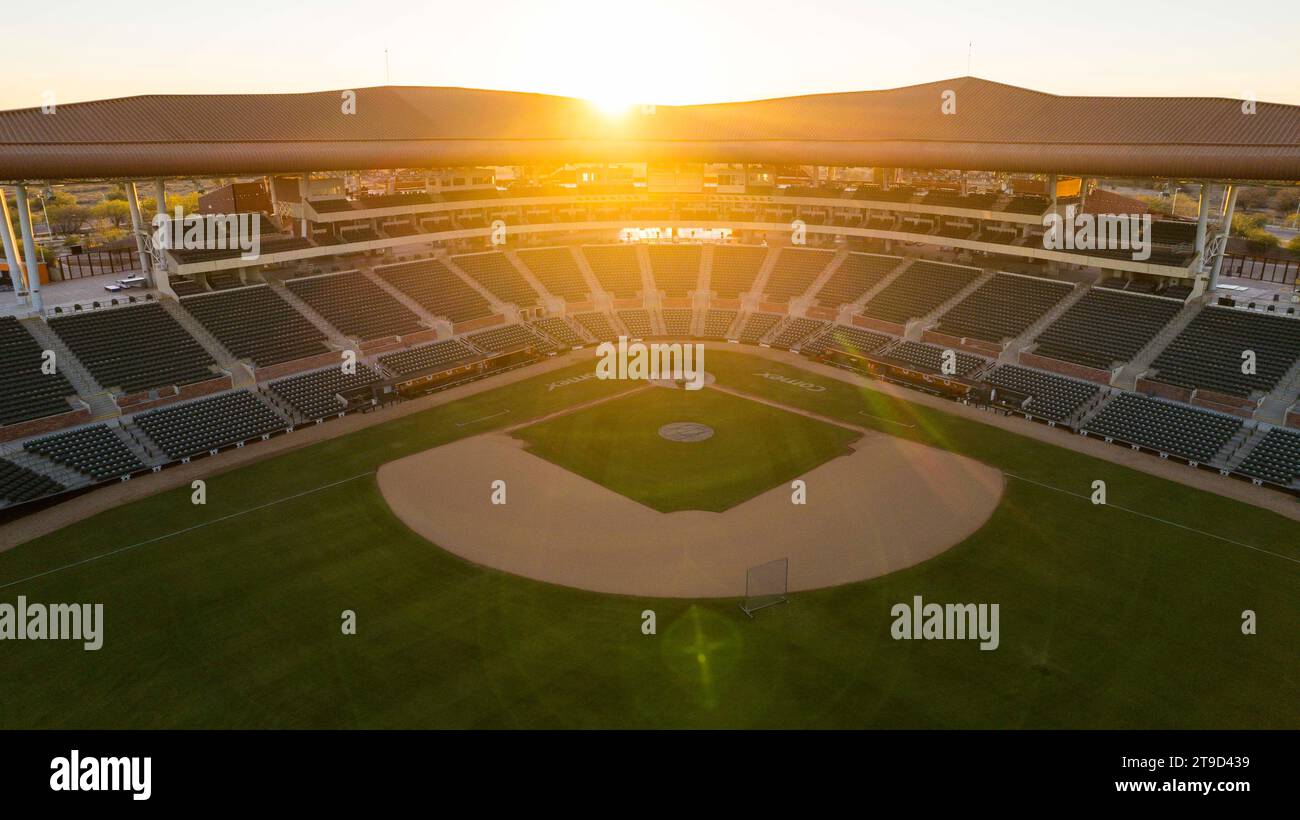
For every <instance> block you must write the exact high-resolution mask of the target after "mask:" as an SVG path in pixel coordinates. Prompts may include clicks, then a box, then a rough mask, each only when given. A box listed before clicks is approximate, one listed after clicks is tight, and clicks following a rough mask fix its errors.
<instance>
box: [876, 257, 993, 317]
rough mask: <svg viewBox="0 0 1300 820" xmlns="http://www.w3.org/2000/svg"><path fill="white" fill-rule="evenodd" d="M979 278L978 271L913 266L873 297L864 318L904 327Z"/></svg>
mask: <svg viewBox="0 0 1300 820" xmlns="http://www.w3.org/2000/svg"><path fill="white" fill-rule="evenodd" d="M979 275H980V271H979V270H977V269H975V268H965V267H958V266H956V265H944V264H939V263H935V262H925V261H921V262H913V263H912V264H911V265H910V266H909V267H908V268H907V269H906V270H905V271H903V272H902V273H901V274H899V276H898V278H896V279H894V281H892V282H890V283H889V284H888V285H886V286H885V288H884V289H883V290H881V291H880V292H879V293H877V294H876V295H875V296H873V297H871V299H869V300H868V301H867V304H866V305H865V306H864V307H863V309H862V315H864V316H869V317H871V318H873V319H883V320H885V321H888V322H894V323H897V324H904V323H906V322H907V321H909V320H911V319H915V318H919V317H921V316H924V315H926V314H927V313H929V312H930V311H932V310H934V309H935V308H937V307H939V306H940V305H942V304H943V303H944V302H946V301H948V300H949V299H951V298H952V297H954V296H956V295H957V293H958V292H959V291H961V290H962V289H963V288H965V287H967V286H968V285H970V284H971V283H972V282H974V281H975V280H976V279H977V278H978V277H979Z"/></svg>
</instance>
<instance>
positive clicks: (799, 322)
mask: <svg viewBox="0 0 1300 820" xmlns="http://www.w3.org/2000/svg"><path fill="white" fill-rule="evenodd" d="M829 326H830V322H822V321H818V320H817V319H806V318H802V317H801V318H797V319H791V320H790V321H788V322H786V324H785V327H783V328H781V332H780V333H778V334H776V338H775V339H773V340H772V347H780V348H786V349H789V348H792V347H794V346H795V345H797V344H799V343H800V342H802V341H803V340H804V339H807V338H808V337H809V336H812V335H813V334H814V333H820V332H821V331H823V330H825V329H826V328H827V327H829Z"/></svg>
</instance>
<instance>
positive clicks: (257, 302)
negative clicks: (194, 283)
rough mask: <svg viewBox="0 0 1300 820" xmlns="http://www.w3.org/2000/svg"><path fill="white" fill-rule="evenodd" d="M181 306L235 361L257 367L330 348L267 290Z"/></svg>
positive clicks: (254, 289)
mask: <svg viewBox="0 0 1300 820" xmlns="http://www.w3.org/2000/svg"><path fill="white" fill-rule="evenodd" d="M181 306H182V307H184V308H185V309H186V310H188V311H189V312H190V314H191V315H193V316H194V318H195V319H198V320H199V322H200V323H201V324H202V325H203V326H204V327H205V328H207V330H208V332H209V333H211V334H212V335H213V336H215V337H216V338H217V341H219V342H221V344H223V345H225V347H226V349H227V350H229V351H230V352H231V353H232V354H233V355H234V356H235V357H236V358H239V359H250V360H252V362H253V364H254V365H256V366H258V367H266V366H267V365H272V364H276V363H278V362H287V361H291V360H293V359H300V358H302V357H304V356H312V355H315V354H317V353H324V352H326V351H327V350H328V349H329V347H328V346H327V345H326V344H325V336H324V335H323V334H322V333H321V332H320V331H319V330H317V329H316V326H315V325H313V324H312V323H311V322H309V321H307V318H306V317H305V316H303V315H302V314H301V313H299V312H298V311H296V310H294V309H293V306H292V305H290V304H289V303H288V302H286V301H285V300H284V299H283V298H281V297H280V295H279V294H278V293H276V292H275V291H273V290H271V289H270V288H269V287H267V286H266V285H258V286H256V287H251V288H244V289H241V290H233V291H228V292H226V293H212V294H207V295H204V296H191V297H187V298H184V299H182V300H181Z"/></svg>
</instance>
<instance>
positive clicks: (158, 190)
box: [153, 177, 171, 218]
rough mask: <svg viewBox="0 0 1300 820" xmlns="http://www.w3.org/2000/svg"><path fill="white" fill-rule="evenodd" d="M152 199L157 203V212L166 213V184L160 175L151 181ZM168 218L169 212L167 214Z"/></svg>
mask: <svg viewBox="0 0 1300 820" xmlns="http://www.w3.org/2000/svg"><path fill="white" fill-rule="evenodd" d="M153 199H154V202H157V203H158V213H160V214H166V213H167V184H166V183H164V182H163V179H162V177H158V178H157V179H155V180H154V181H153ZM167 215H168V217H169V218H170V216H171V214H167Z"/></svg>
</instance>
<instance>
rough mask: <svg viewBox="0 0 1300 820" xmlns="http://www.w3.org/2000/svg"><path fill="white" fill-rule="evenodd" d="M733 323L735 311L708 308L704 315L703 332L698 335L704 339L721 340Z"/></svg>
mask: <svg viewBox="0 0 1300 820" xmlns="http://www.w3.org/2000/svg"><path fill="white" fill-rule="evenodd" d="M734 321H736V311H734V310H720V309H718V308H710V309H709V310H708V311H706V312H705V313H704V330H703V332H702V333H701V334H700V335H701V336H703V337H704V338H706V339H722V338H724V337H725V336H726V335H727V329H728V328H730V327H731V323H732V322H734Z"/></svg>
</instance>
